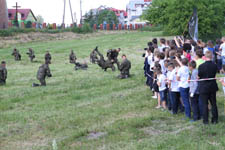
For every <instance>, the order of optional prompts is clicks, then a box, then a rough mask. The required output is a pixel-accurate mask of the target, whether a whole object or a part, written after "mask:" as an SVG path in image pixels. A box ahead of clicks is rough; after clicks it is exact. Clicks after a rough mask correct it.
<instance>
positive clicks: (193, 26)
mask: <svg viewBox="0 0 225 150" xmlns="http://www.w3.org/2000/svg"><path fill="white" fill-rule="evenodd" d="M189 34H190V36H191V38H192V39H193V40H194V41H197V40H198V11H197V8H194V12H193V15H192V17H191V19H190V21H189Z"/></svg>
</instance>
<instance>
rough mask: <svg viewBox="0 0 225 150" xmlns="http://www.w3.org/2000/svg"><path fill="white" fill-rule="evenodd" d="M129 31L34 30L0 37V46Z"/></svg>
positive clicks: (5, 46)
mask: <svg viewBox="0 0 225 150" xmlns="http://www.w3.org/2000/svg"><path fill="white" fill-rule="evenodd" d="M125 32H127V31H98V32H95V33H91V34H76V33H72V32H64V33H55V34H50V33H39V32H32V33H26V34H18V35H15V36H10V37H0V48H7V47H10V46H12V45H15V44H23V43H27V42H34V41H51V40H65V39H80V38H81V39H83V38H89V37H95V36H101V35H106V34H119V33H125Z"/></svg>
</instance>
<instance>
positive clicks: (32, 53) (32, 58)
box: [27, 48, 35, 62]
mask: <svg viewBox="0 0 225 150" xmlns="http://www.w3.org/2000/svg"><path fill="white" fill-rule="evenodd" d="M27 55H28V56H29V58H30V61H31V62H33V60H34V58H35V55H34V51H33V49H32V48H29V50H28V52H27Z"/></svg>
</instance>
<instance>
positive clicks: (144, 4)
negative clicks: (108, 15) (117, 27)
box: [90, 0, 152, 24]
mask: <svg viewBox="0 0 225 150" xmlns="http://www.w3.org/2000/svg"><path fill="white" fill-rule="evenodd" d="M151 4H152V0H130V1H129V4H127V6H126V10H120V9H116V8H111V7H106V6H100V7H99V8H96V9H92V10H90V11H91V12H92V13H93V15H96V14H97V13H98V12H100V11H101V10H104V9H108V10H111V11H113V12H115V14H116V16H117V18H118V20H119V23H120V24H145V23H146V21H145V20H142V19H141V15H142V14H143V12H144V11H145V10H146V9H147V8H148V7H149V6H150V5H151Z"/></svg>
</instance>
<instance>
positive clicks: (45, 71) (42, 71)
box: [33, 63, 52, 87]
mask: <svg viewBox="0 0 225 150" xmlns="http://www.w3.org/2000/svg"><path fill="white" fill-rule="evenodd" d="M46 77H52V74H51V71H50V68H49V64H48V63H45V64H43V65H41V66H40V67H39V69H38V72H37V79H38V80H39V81H40V83H41V85H40V84H36V83H33V87H36V86H46V81H45V78H46Z"/></svg>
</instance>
